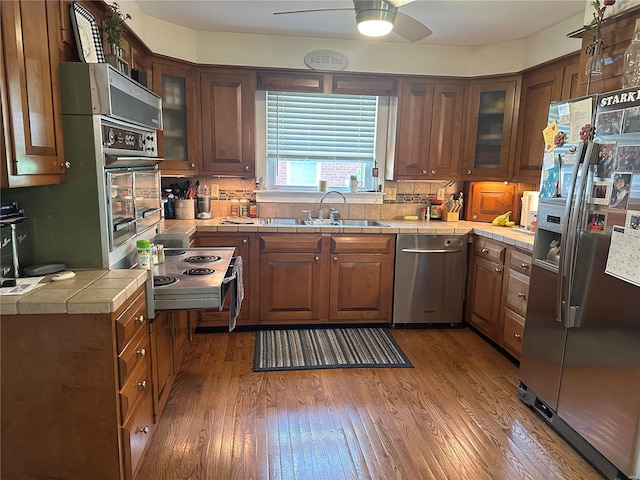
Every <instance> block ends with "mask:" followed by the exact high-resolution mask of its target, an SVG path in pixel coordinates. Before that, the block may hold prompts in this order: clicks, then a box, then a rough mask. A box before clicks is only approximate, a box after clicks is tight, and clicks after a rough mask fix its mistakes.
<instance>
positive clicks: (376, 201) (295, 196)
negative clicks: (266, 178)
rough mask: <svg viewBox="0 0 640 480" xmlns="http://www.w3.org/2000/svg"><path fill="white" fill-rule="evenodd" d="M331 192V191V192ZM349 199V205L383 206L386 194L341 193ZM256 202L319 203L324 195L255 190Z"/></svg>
mask: <svg viewBox="0 0 640 480" xmlns="http://www.w3.org/2000/svg"><path fill="white" fill-rule="evenodd" d="M330 191H331V190H330ZM341 193H342V194H343V195H344V196H345V198H346V199H347V203H352V204H370V205H382V200H383V198H384V194H383V193H380V192H358V193H350V192H341ZM255 194H256V201H257V202H258V203H261V202H265V203H267V202H271V203H318V202H319V201H320V199H321V198H322V195H324V193H322V192H303V191H291V190H255ZM339 198H340V196H339V195H336V194H332V195H330V196H329V197H328V199H334V200H335V199H339Z"/></svg>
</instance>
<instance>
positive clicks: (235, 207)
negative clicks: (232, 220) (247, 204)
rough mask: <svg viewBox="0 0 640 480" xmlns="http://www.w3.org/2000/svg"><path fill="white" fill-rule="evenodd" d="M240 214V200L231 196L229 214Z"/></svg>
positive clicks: (233, 215) (234, 215)
mask: <svg viewBox="0 0 640 480" xmlns="http://www.w3.org/2000/svg"><path fill="white" fill-rule="evenodd" d="M238 215H240V202H239V201H238V199H237V198H233V199H232V200H231V216H232V217H237V216H238Z"/></svg>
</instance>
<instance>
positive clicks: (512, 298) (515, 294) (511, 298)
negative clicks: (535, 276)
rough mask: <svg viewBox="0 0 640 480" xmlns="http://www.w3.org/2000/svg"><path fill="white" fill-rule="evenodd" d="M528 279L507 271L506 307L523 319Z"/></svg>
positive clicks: (525, 309)
mask: <svg viewBox="0 0 640 480" xmlns="http://www.w3.org/2000/svg"><path fill="white" fill-rule="evenodd" d="M528 300H529V277H527V276H525V275H522V274H521V273H518V272H516V271H515V270H512V269H509V279H508V280H507V299H506V306H507V308H510V309H511V310H513V311H514V312H516V313H517V314H519V315H522V316H523V317H524V316H525V315H526V314H527V301H528Z"/></svg>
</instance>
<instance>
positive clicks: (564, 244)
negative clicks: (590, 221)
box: [556, 143, 584, 323]
mask: <svg viewBox="0 0 640 480" xmlns="http://www.w3.org/2000/svg"><path fill="white" fill-rule="evenodd" d="M583 153H584V143H579V144H578V151H577V152H576V156H575V158H576V160H575V163H574V164H573V170H572V172H571V185H569V192H568V193H567V202H566V205H565V207H564V215H563V217H562V218H563V219H564V221H563V222H562V232H561V237H560V262H559V263H558V291H557V293H556V321H557V322H560V323H562V321H563V319H562V308H563V304H564V303H565V301H564V285H565V282H564V277H565V269H566V264H567V262H566V260H567V259H568V258H570V256H569V255H567V248H568V245H569V244H570V242H569V223H570V217H571V205H573V194H574V192H575V187H576V182H577V181H578V170H579V169H580V162H581V160H582V156H583Z"/></svg>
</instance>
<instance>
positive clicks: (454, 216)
mask: <svg viewBox="0 0 640 480" xmlns="http://www.w3.org/2000/svg"><path fill="white" fill-rule="evenodd" d="M442 220H444V221H445V222H457V221H458V220H460V212H450V211H448V210H447V207H446V206H443V207H442Z"/></svg>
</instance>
